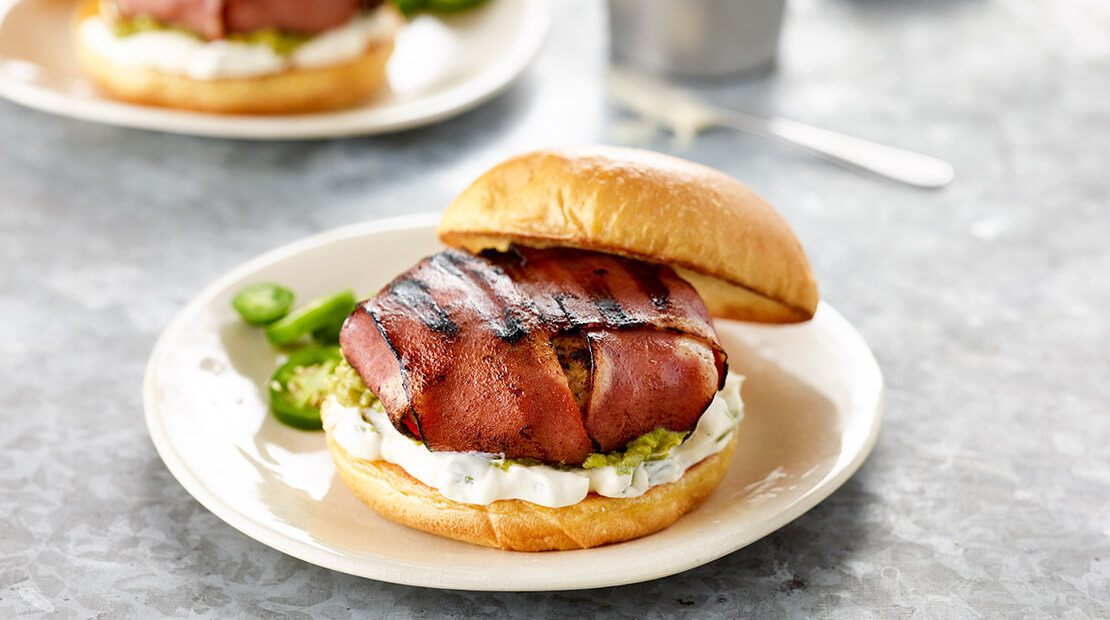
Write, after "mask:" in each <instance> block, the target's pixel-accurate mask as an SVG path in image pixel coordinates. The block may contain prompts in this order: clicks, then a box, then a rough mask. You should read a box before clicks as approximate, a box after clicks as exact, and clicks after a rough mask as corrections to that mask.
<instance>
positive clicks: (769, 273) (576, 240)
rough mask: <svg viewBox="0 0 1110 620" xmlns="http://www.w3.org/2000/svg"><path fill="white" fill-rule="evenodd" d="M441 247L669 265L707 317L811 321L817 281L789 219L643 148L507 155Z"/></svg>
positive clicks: (448, 221)
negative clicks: (557, 250) (553, 251)
mask: <svg viewBox="0 0 1110 620" xmlns="http://www.w3.org/2000/svg"><path fill="white" fill-rule="evenodd" d="M438 233H439V237H440V239H441V240H442V241H443V242H444V243H445V244H447V245H450V246H455V247H462V248H465V249H467V250H469V251H471V252H474V253H477V252H479V251H481V250H484V249H497V250H502V251H503V250H505V249H507V248H508V246H509V245H510V244H514V243H515V244H519V245H526V246H532V247H539V248H544V247H553V246H560V247H574V248H581V249H587V250H596V251H600V252H608V253H612V254H619V255H623V256H628V257H631V258H636V259H641V260H647V261H652V262H659V263H667V264H669V265H671V266H672V267H675V269H676V271H677V272H678V273H679V275H680V276H682V277H683V278H685V279H686V280H687V281H688V282H690V283H691V284H692V285H693V286H694V288H696V289H697V291H698V293H699V294H701V296H702V298H703V299H704V300H705V303H706V305H707V306H708V307H709V311H710V313H711V314H713V316H717V317H722V318H729V319H737V320H748V321H759V322H767V323H793V322H800V321H805V320H808V319H810V318H811V317H812V316H813V313H814V311H815V310H816V308H817V302H818V294H817V283H816V280H815V279H814V276H813V271H812V269H811V268H810V266H809V261H808V260H807V259H806V256H805V253H804V252H803V251H802V246H801V244H800V243H799V242H798V239H797V238H796V237H795V236H794V233H793V232H792V231H791V230H790V227H789V226H788V225H787V223H786V221H785V220H783V219H782V217H781V216H780V215H779V214H778V213H777V212H776V211H775V210H774V208H773V207H771V205H770V204H768V203H767V202H766V201H765V200H763V198H761V197H760V196H758V195H757V194H756V193H755V192H753V191H752V190H750V189H748V187H747V186H745V185H744V184H742V183H740V182H739V181H737V180H735V179H733V178H732V177H729V176H728V175H725V174H724V173H721V172H718V171H716V170H713V169H712V168H707V167H705V166H702V165H699V164H695V163H692V162H688V161H685V160H682V159H678V158H675V157H669V156H667V155H662V154H659V153H653V152H651V151H643V150H638V149H630V148H621V147H613V146H579V147H566V148H553V149H544V150H539V151H534V152H531V153H526V154H524V155H519V156H517V157H513V158H512V159H509V160H507V161H505V162H503V163H501V164H498V165H497V166H494V167H493V169H491V170H490V171H489V172H486V173H485V174H484V175H482V176H481V177H479V178H478V180H477V181H475V182H474V183H473V184H471V185H470V187H468V188H467V189H466V190H464V191H463V193H462V194H460V195H459V196H458V197H457V198H456V199H455V200H454V202H452V203H451V204H450V206H448V207H447V210H446V211H445V212H444V214H443V217H442V218H441V220H440V223H439V229H438Z"/></svg>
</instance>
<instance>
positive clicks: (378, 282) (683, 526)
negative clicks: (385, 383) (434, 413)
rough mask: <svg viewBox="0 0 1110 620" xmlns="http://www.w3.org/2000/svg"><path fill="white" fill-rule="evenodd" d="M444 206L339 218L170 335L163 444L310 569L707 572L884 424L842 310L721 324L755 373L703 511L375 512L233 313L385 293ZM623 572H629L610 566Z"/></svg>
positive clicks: (466, 582) (469, 576)
mask: <svg viewBox="0 0 1110 620" xmlns="http://www.w3.org/2000/svg"><path fill="white" fill-rule="evenodd" d="M434 221H435V216H415V217H407V218H399V219H393V220H383V221H377V222H369V223H366V224H361V225H357V226H351V227H347V228H341V229H338V230H334V231H331V232H327V233H324V234H321V235H318V236H315V237H312V238H310V239H307V240H304V241H301V242H299V243H294V244H292V245H288V246H285V247H282V248H279V249H277V250H274V251H272V252H269V253H267V254H265V255H263V256H261V257H259V258H256V259H254V260H252V261H250V262H248V263H247V264H245V265H243V266H242V267H239V268H238V269H235V270H234V271H232V272H231V273H229V274H227V275H226V276H224V277H222V278H220V279H219V280H217V281H216V282H215V283H213V284H212V285H211V286H209V287H208V288H207V289H205V290H204V292H202V293H201V294H200V295H199V296H197V297H196V298H195V299H194V300H193V301H192V302H190V303H189V304H188V305H187V306H186V307H185V309H184V310H182V311H181V313H180V314H178V315H177V317H176V318H175V319H174V320H173V321H172V322H171V323H170V325H169V327H167V328H166V331H165V332H164V333H163V334H162V336H161V338H160V339H159V340H158V344H157V345H156V346H155V347H154V352H153V353H152V354H151V358H150V363H149V365H148V366H147V371H146V381H145V385H144V403H145V407H146V421H147V426H148V427H149V430H150V435H151V437H152V438H153V440H154V445H155V446H156V447H157V449H158V453H159V454H160V455H161V456H162V460H164V461H165V463H166V465H167V466H168V467H169V469H170V471H171V472H172V473H173V475H174V476H175V477H176V478H177V479H178V481H180V482H181V484H182V485H183V486H184V487H185V489H186V490H188V491H189V493H191V494H192V495H193V496H194V497H196V498H197V500H199V501H200V503H202V504H204V506H205V507H207V508H208V509H209V510H211V511H212V512H213V513H214V514H216V516H218V517H220V518H221V519H223V520H224V521H226V522H227V523H229V524H230V525H232V526H233V527H235V528H237V529H239V530H240V531H242V532H244V533H245V534H247V535H248V536H250V537H252V538H254V539H256V540H259V541H261V542H263V543H265V544H267V545H270V546H271V547H274V548H275V549H278V550H280V551H283V552H285V553H288V554H289V555H292V556H295V557H298V558H301V559H303V560H305V561H308V562H312V563H313V564H318V565H320V566H325V567H327V568H331V569H335V570H338V571H342V572H345V573H351V574H354V575H361V576H364V577H371V578H374V579H380V580H383V581H390V582H395V583H404V584H411V585H418V586H428V587H436V588H455V589H466V590H565V589H577V588H595V587H602V586H612V585H619V584H626V583H634V582H638V581H645V580H648V579H654V578H657V577H663V576H666V575H670V574H674V573H677V572H680V571H683V570H686V569H689V568H693V567H695V566H698V565H701V564H704V563H706V562H709V561H711V560H713V559H716V558H718V557H721V556H723V555H725V554H727V553H730V552H732V551H735V550H736V549H739V548H741V547H743V546H744V545H747V544H749V543H751V542H753V541H755V540H757V539H759V538H760V537H762V536H764V535H766V534H768V533H770V532H772V531H774V530H776V529H778V528H779V527H782V526H783V525H785V524H786V523H789V522H790V521H791V520H793V519H795V518H797V517H798V516H799V515H801V514H802V513H804V512H805V511H807V510H809V509H810V508H812V507H813V506H814V505H816V504H817V503H818V502H820V501H821V500H822V499H824V498H825V497H827V496H828V495H829V494H830V493H832V492H833V490H835V489H836V488H837V487H839V486H840V485H841V484H843V483H844V481H845V480H847V479H848V477H849V476H851V475H852V473H853V472H855V470H856V469H857V468H858V467H859V466H860V464H861V463H862V462H863V460H864V458H865V457H866V456H867V454H868V452H869V451H870V450H871V446H872V445H873V444H874V442H875V438H876V436H877V434H878V431H879V422H880V417H881V414H880V409H881V399H882V377H881V375H880V373H879V368H878V366H877V365H876V363H875V359H874V357H872V355H871V351H870V350H869V349H868V348H867V345H866V344H865V343H864V341H863V339H862V338H861V337H860V336H859V334H858V333H857V332H856V331H855V330H854V329H853V328H852V326H851V325H850V324H849V323H848V322H847V321H846V320H845V319H844V318H843V317H842V316H841V315H840V314H838V313H837V312H836V311H835V310H833V308H831V307H830V306H829V305H828V304H822V305H821V307H820V309H819V310H818V312H817V316H816V318H814V320H813V321H811V322H809V323H807V324H804V325H800V326H792V327H757V326H752V325H744V324H740V323H735V322H729V321H723V322H719V323H718V330H719V334H720V336H721V339H722V342H723V344H724V345H725V348H726V349H727V350H728V353H729V356H730V357H729V362H730V364H731V366H732V367H733V368H734V369H737V370H739V371H741V372H743V373H744V374H746V375H747V377H748V379H747V381H746V382H745V383H744V389H743V395H744V400H745V402H746V413H745V416H744V420H743V422H742V423H741V426H740V432H741V440H740V445H739V449H738V450H737V455H736V457H735V459H734V461H733V463H732V466H731V468H730V470H729V473H728V475H727V476H726V477H725V480H724V481H723V482H722V484H721V486H720V487H719V488H718V489H717V491H716V492H715V493H714V494H713V495H712V496H711V497H710V498H709V500H708V501H706V503H705V504H703V505H702V506H701V507H700V508H698V509H696V510H694V511H693V512H691V513H689V514H687V515H686V516H684V517H683V518H682V519H680V520H679V521H678V522H677V523H676V524H675V525H673V526H671V527H669V528H667V529H665V530H663V531H661V532H659V533H657V534H654V535H651V536H648V537H646V538H642V539H639V540H633V541H629V542H625V543H620V544H616V545H611V546H608V547H601V548H597V549H590V550H584V551H560V552H548V553H521V552H506V551H498V550H494V549H487V548H484V547H478V546H473V545H469V544H466V543H461V542H455V541H452V540H448V539H444V538H439V537H436V536H432V535H430V534H425V533H422V532H418V531H416V530H410V529H408V528H405V527H403V526H400V525H396V524H394V523H391V522H389V521H386V520H385V519H383V518H381V517H379V516H378V515H377V514H376V513H374V512H372V511H371V510H370V509H369V508H366V507H365V506H363V505H362V504H361V503H359V501H358V500H357V499H355V498H354V497H353V496H352V495H351V494H350V493H349V492H348V491H347V488H346V487H344V486H343V483H342V482H341V481H340V480H339V478H338V477H337V475H336V473H335V468H334V466H333V465H332V461H331V458H330V457H329V455H328V451H327V448H326V447H325V446H324V437H323V435H322V434H321V433H312V432H302V431H297V430H293V429H290V428H287V427H284V426H282V425H281V424H279V423H278V422H276V421H275V420H273V419H272V418H271V417H270V416H269V415H268V414H267V405H266V396H265V395H264V394H263V389H264V386H265V385H266V380H267V378H268V377H269V375H270V373H271V372H272V371H273V369H274V367H275V366H276V361H277V355H276V353H275V352H274V350H273V349H272V348H271V347H270V346H269V345H268V344H267V343H266V340H265V337H264V336H263V335H262V333H261V330H259V329H257V328H251V327H248V326H246V325H245V324H243V323H241V322H240V321H239V320H238V318H237V316H236V315H235V314H234V311H233V310H232V309H231V307H230V305H229V301H230V299H231V297H232V295H234V294H235V292H236V291H238V289H239V288H241V287H242V286H243V285H245V284H247V283H250V282H254V281H259V280H272V281H278V282H284V283H286V284H288V285H290V286H292V287H293V288H294V289H295V290H296V291H297V292H298V293H299V294H300V295H301V298H302V299H309V298H312V297H314V296H317V295H323V294H326V293H329V292H333V291H335V290H337V289H340V288H345V287H354V288H355V289H356V290H357V291H359V292H362V293H369V292H371V291H376V290H378V289H379V288H380V287H381V286H382V285H384V284H385V283H387V282H388V281H389V280H391V279H392V278H393V276H395V275H397V274H398V273H399V272H400V271H402V270H404V269H406V268H408V267H409V266H411V265H412V264H414V263H415V262H416V261H417V260H418V259H419V258H421V257H422V256H425V255H427V254H430V253H433V252H434V251H436V250H437V248H438V247H439V244H438V242H437V241H436V238H435V233H434V230H435V229H434ZM618 566H619V567H620V569H619V570H615V569H614V568H613V567H618Z"/></svg>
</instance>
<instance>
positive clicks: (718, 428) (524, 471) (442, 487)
mask: <svg viewBox="0 0 1110 620" xmlns="http://www.w3.org/2000/svg"><path fill="white" fill-rule="evenodd" d="M743 379H744V378H743V377H741V376H740V375H736V374H731V373H730V374H729V375H728V378H727V380H726V382H725V387H724V389H723V390H721V391H720V392H719V393H718V394H717V396H716V397H714V399H713V402H712V403H710V404H709V408H708V409H706V411H705V413H704V414H703V415H702V417H701V419H700V420H699V421H698V426H697V428H696V429H694V432H693V433H691V434H690V436H689V437H687V438H686V441H684V442H683V443H682V444H681V445H679V446H678V447H676V448H673V449H672V450H671V452H670V454H668V455H667V458H665V459H663V460H659V461H648V462H644V463H641V464H640V465H638V466H637V467H636V468H635V469H633V470H632V471H630V472H628V473H624V474H622V473H620V472H619V471H618V470H617V468H616V467H613V466H608V467H599V468H591V469H584V468H576V469H572V470H562V469H556V468H554V467H548V466H546V465H531V466H526V465H510V466H509V467H508V468H506V469H501V467H499V466H498V465H497V463H498V459H497V458H496V457H494V456H490V455H487V454H480V453H475V452H431V451H429V450H428V449H427V448H425V447H424V444H422V443H420V442H418V441H415V440H413V439H410V438H408V437H405V436H404V435H402V434H401V433H399V432H398V431H397V430H396V429H395V428H393V424H391V423H390V422H389V418H388V416H387V415H386V414H385V412H384V411H383V410H381V409H380V408H379V407H372V408H366V409H359V408H357V407H344V406H343V405H340V404H339V403H338V402H337V401H336V400H335V398H334V397H330V398H329V399H328V400H327V401H326V402H325V403H324V405H323V407H322V414H323V420H324V428H325V429H326V430H327V431H328V432H330V433H331V436H332V438H333V439H335V441H336V442H337V443H338V444H339V445H340V446H342V447H343V449H344V450H346V451H347V452H349V453H350V454H351V455H352V456H354V457H356V458H360V459H366V460H370V461H376V460H383V459H384V460H386V461H389V462H391V463H395V464H397V465H400V466H401V467H402V468H404V470H405V471H407V472H408V473H409V474H410V475H411V476H412V477H414V478H416V479H417V480H419V481H421V482H423V483H424V484H426V485H428V486H430V487H432V488H434V489H437V490H438V491H439V492H440V493H441V494H443V496H445V497H447V498H448V499H451V500H454V501H456V502H462V503H466V504H489V503H490V502H493V501H495V500H499V499H522V500H526V501H529V502H532V503H534V504H539V505H541V506H550V507H553V508H556V507H559V506H570V505H571V504H576V503H578V502H580V501H582V500H583V499H584V498H585V497H586V495H587V494H588V493H589V492H591V491H593V492H595V493H597V494H599V495H604V496H606V497H638V496H640V495H643V494H644V492H646V491H647V490H648V489H650V488H651V487H653V486H657V485H660V484H666V483H668V482H674V481H676V480H678V479H679V478H681V477H682V475H683V474H684V473H686V470H687V469H689V468H690V467H693V466H694V465H696V464H697V463H699V462H700V461H701V460H702V459H705V458H706V457H708V456H711V455H713V454H716V453H718V452H720V451H721V450H722V449H724V447H725V445H726V444H727V443H728V440H729V437H730V435H731V433H732V431H733V430H734V429H735V428H736V425H737V424H739V423H740V420H741V419H742V418H743V416H744V405H743V403H742V402H741V400H740V384H741V383H742V382H743Z"/></svg>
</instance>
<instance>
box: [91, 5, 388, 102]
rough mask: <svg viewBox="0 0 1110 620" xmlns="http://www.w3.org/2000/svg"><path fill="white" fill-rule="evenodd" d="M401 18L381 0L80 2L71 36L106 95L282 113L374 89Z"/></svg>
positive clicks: (382, 78) (358, 96)
mask: <svg viewBox="0 0 1110 620" xmlns="http://www.w3.org/2000/svg"><path fill="white" fill-rule="evenodd" d="M403 22H404V19H403V18H402V17H401V15H400V13H398V12H397V11H396V9H394V8H393V6H392V5H391V4H390V3H388V2H383V1H382V0H312V1H308V0H86V2H85V3H84V4H82V5H81V7H80V9H79V12H78V16H77V22H76V27H75V29H74V43H75V48H76V50H77V58H78V61H79V63H80V65H81V68H82V69H83V70H84V72H85V74H86V75H87V76H88V77H89V79H90V80H91V81H92V82H93V83H94V84H95V85H96V86H97V87H99V88H100V89H101V90H102V91H104V92H105V93H107V94H108V95H109V96H111V97H113V98H116V99H121V100H125V101H131V102H135V103H141V104H147V105H156V106H166V107H172V108H182V109H188V110H196V111H202V112H216V113H242V114H286V113H295V112H310V111H320V110H329V109H335V108H341V107H346V106H350V105H353V104H355V103H358V102H359V101H362V100H364V99H366V98H367V97H369V96H371V95H372V94H373V93H375V92H377V91H378V90H379V89H381V88H382V87H383V85H384V84H385V65H386V60H388V58H389V55H390V54H391V53H392V51H393V39H394V36H395V34H396V32H397V30H398V29H399V27H400V26H401V25H402V24H403Z"/></svg>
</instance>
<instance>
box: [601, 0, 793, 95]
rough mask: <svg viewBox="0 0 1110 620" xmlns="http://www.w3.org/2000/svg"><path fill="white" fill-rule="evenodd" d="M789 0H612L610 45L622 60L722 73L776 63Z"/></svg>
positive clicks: (667, 69)
mask: <svg viewBox="0 0 1110 620" xmlns="http://www.w3.org/2000/svg"><path fill="white" fill-rule="evenodd" d="M785 6H786V0H609V32H610V44H611V49H612V55H613V58H614V60H616V61H617V62H619V63H620V64H623V65H627V66H631V67H635V68H638V69H643V70H647V71H653V72H657V73H670V74H678V75H687V76H721V75H732V74H738V73H746V72H754V71H757V70H762V69H768V68H770V67H771V66H773V65H774V63H775V56H776V55H777V52H778V44H779V32H780V31H781V30H782V19H783V11H784V9H785Z"/></svg>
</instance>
